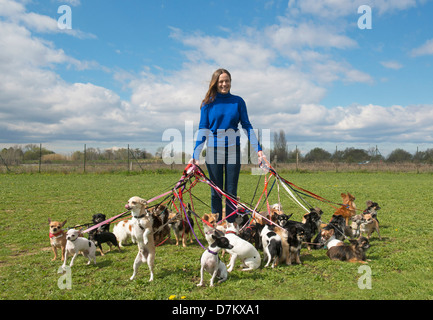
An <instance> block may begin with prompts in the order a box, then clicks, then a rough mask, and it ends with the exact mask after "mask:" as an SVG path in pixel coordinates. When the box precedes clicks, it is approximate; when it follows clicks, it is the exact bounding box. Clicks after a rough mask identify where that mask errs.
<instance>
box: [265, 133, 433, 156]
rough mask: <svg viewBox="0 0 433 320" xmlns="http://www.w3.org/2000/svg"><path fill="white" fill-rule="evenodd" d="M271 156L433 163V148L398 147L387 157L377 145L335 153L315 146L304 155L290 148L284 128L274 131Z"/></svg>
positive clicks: (336, 151)
mask: <svg viewBox="0 0 433 320" xmlns="http://www.w3.org/2000/svg"><path fill="white" fill-rule="evenodd" d="M270 156H271V160H272V161H276V162H279V163H290V162H296V161H302V162H344V163H368V162H371V161H375V162H377V161H380V162H388V163H398V162H418V163H428V164H433V148H430V149H427V150H425V151H417V152H416V153H415V154H411V153H410V152H407V151H406V150H403V149H401V148H397V149H395V150H393V151H392V152H391V153H390V154H389V155H388V156H387V157H384V156H382V155H381V154H380V152H379V150H378V149H377V147H376V148H370V149H368V150H365V149H357V148H346V149H345V150H335V151H334V152H333V153H331V152H329V151H326V150H324V149H322V148H314V149H312V150H310V151H309V152H307V153H306V154H305V155H303V154H301V152H300V151H299V150H298V149H297V148H296V149H295V150H289V148H288V143H287V141H286V135H285V133H284V131H283V130H280V132H278V133H277V132H275V133H274V147H273V149H271V152H270Z"/></svg>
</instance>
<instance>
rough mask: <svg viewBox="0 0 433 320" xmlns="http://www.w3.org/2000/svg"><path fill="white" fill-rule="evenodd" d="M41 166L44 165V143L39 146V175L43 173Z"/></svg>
mask: <svg viewBox="0 0 433 320" xmlns="http://www.w3.org/2000/svg"><path fill="white" fill-rule="evenodd" d="M41 164H42V143H40V144H39V171H38V172H39V173H41Z"/></svg>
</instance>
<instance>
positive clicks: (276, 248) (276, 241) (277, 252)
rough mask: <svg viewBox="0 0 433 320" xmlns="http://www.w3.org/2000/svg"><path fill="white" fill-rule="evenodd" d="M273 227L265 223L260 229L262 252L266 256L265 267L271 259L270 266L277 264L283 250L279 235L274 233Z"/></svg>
mask: <svg viewBox="0 0 433 320" xmlns="http://www.w3.org/2000/svg"><path fill="white" fill-rule="evenodd" d="M274 228H275V226H271V225H265V226H264V227H263V229H262V231H261V237H262V244H263V252H264V254H265V255H267V256H268V262H267V263H266V265H265V268H266V267H268V266H269V264H270V263H271V261H273V263H272V268H273V267H275V266H277V265H278V262H279V259H280V257H281V254H282V252H283V247H282V242H281V237H280V235H278V234H277V233H275V231H274Z"/></svg>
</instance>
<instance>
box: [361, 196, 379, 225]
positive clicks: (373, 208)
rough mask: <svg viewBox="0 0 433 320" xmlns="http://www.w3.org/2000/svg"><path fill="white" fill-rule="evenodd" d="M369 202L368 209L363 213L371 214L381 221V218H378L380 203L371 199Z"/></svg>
mask: <svg viewBox="0 0 433 320" xmlns="http://www.w3.org/2000/svg"><path fill="white" fill-rule="evenodd" d="M366 204H367V209H365V210H364V212H363V213H362V214H363V215H364V214H371V216H372V217H373V218H374V219H376V220H377V222H379V220H378V219H377V211H379V210H380V207H379V204H378V203H377V202H373V201H371V200H367V202H366Z"/></svg>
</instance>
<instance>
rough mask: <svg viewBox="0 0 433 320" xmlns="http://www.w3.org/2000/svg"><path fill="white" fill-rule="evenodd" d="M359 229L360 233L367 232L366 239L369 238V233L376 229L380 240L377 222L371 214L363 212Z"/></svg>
mask: <svg viewBox="0 0 433 320" xmlns="http://www.w3.org/2000/svg"><path fill="white" fill-rule="evenodd" d="M360 231H361V234H362V233H367V239H370V236H371V234H372V233H373V232H374V231H376V232H377V234H378V235H379V239H380V240H382V238H381V236H380V232H379V222H378V221H377V220H376V219H375V218H373V216H372V215H371V214H370V213H368V214H364V216H363V217H362V220H361V225H360Z"/></svg>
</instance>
